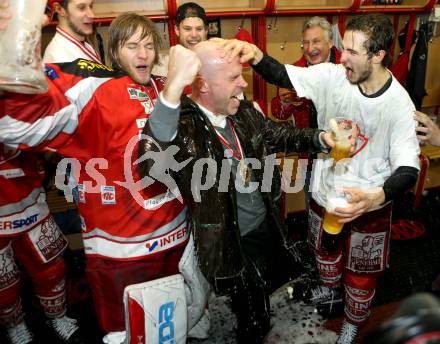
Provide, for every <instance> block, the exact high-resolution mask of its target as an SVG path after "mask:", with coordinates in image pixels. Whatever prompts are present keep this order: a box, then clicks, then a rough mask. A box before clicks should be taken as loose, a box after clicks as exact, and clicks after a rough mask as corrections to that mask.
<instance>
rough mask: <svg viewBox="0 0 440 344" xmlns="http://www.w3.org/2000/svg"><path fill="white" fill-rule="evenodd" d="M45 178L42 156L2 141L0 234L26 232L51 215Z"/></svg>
mask: <svg viewBox="0 0 440 344" xmlns="http://www.w3.org/2000/svg"><path fill="white" fill-rule="evenodd" d="M43 178H44V166H43V161H42V159H41V157H40V156H39V155H37V154H35V153H28V152H21V151H19V150H17V149H13V148H8V147H5V146H3V145H2V144H0V190H1V191H0V237H6V236H15V235H17V234H19V233H23V232H26V231H28V230H30V229H32V228H33V227H35V226H36V225H38V224H39V223H41V221H43V220H45V219H46V218H47V217H48V216H49V208H48V206H47V203H46V202H45V200H46V194H45V191H44V189H43V188H42V184H43Z"/></svg>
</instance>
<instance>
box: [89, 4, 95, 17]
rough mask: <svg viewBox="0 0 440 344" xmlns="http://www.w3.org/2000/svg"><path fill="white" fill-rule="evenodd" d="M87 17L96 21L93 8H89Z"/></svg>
mask: <svg viewBox="0 0 440 344" xmlns="http://www.w3.org/2000/svg"><path fill="white" fill-rule="evenodd" d="M87 17H88V18H91V19H95V12H93V8H91V7H88V8H87Z"/></svg>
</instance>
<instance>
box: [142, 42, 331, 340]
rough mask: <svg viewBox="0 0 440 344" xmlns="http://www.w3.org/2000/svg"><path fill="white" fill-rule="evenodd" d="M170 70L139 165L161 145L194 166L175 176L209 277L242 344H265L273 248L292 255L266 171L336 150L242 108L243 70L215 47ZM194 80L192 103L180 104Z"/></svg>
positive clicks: (181, 53) (314, 133) (275, 183)
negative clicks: (287, 158) (284, 160)
mask: <svg viewBox="0 0 440 344" xmlns="http://www.w3.org/2000/svg"><path fill="white" fill-rule="evenodd" d="M184 60H185V61H188V60H190V61H192V63H191V65H193V66H194V68H192V69H188V68H183V67H182V66H181V64H180V63H179V62H178V61H184ZM187 65H188V64H187ZM169 66H170V68H169V71H168V80H167V83H166V86H165V88H164V91H163V92H162V93H161V95H160V101H159V102H158V104H157V110H156V109H155V111H153V114H152V115H151V117H150V120H149V121H148V125H147V126H146V127H145V129H144V131H143V134H144V135H145V136H144V138H143V139H144V140H143V141H141V144H140V156H142V155H144V154H145V153H148V152H149V151H151V150H152V149H154V148H153V147H157V145H156V144H157V143H158V144H159V145H160V146H161V149H162V150H165V149H167V148H168V147H170V146H172V145H175V146H177V147H179V148H180V149H179V150H178V152H177V153H176V155H175V159H176V160H177V161H178V162H184V161H189V163H187V165H186V166H185V167H184V168H183V169H182V170H181V171H180V172H179V174H178V175H177V173H176V174H174V175H173V174H171V176H172V177H173V178H174V179H175V181H176V183H177V185H178V186H179V189H180V192H181V193H182V196H183V198H184V200H185V202H186V203H187V204H188V207H189V209H190V211H191V216H192V223H193V234H194V238H195V244H196V252H198V258H199V263H200V267H201V270H202V272H203V274H204V275H205V277H206V278H207V279H208V280H209V281H210V283H211V284H212V285H213V287H214V288H215V289H216V290H217V292H220V293H225V292H226V293H229V294H230V295H231V297H232V302H233V309H234V310H235V311H236V312H237V318H238V331H237V335H238V341H239V342H243V343H244V342H246V343H261V341H262V340H263V338H264V336H265V335H266V333H267V332H268V330H269V328H270V315H269V312H270V305H269V298H268V294H267V288H266V284H267V282H266V280H267V273H268V268H269V263H270V258H271V257H272V255H273V253H274V248H275V247H277V250H280V248H281V247H283V248H288V247H289V243H288V242H287V237H286V233H285V227H284V226H283V224H282V222H281V218H280V216H279V202H278V201H279V194H280V178H279V176H278V175H277V174H278V171H277V169H276V168H275V169H273V168H272V170H271V171H272V172H271V173H268V174H266V173H264V174H263V171H265V170H266V168H267V169H268V170H270V167H271V166H270V162H272V164H273V160H271V159H273V158H274V155H271V154H272V153H274V152H277V151H287V150H294V151H307V152H319V151H322V150H325V147H328V146H332V145H333V142H332V140H331V136H330V135H329V134H328V133H325V132H323V131H320V130H317V129H298V128H286V127H284V126H281V125H278V124H276V123H274V122H272V121H270V120H267V119H265V118H264V117H262V116H261V114H259V113H258V112H257V111H256V110H255V109H254V107H253V106H252V104H251V103H250V102H247V101H244V100H239V99H238V98H237V96H238V95H239V94H240V93H241V92H242V90H243V89H244V88H245V87H246V86H247V83H246V81H245V80H244V79H243V76H242V66H241V64H240V62H239V60H238V58H236V59H233V60H232V61H230V62H228V61H227V59H226V58H221V57H220V50H219V43H217V42H213V41H204V42H201V43H199V44H197V45H196V46H195V48H194V50H193V51H190V50H188V49H185V48H184V47H182V46H179V45H178V46H175V47H173V48H171V50H170V65H169ZM199 66H200V68H199ZM197 70H198V71H197ZM196 73H197V76H196ZM194 78H195V80H194V82H193V84H192V89H193V92H192V95H191V96H190V98H189V97H184V98H183V101H182V103H180V98H181V95H182V92H183V89H184V87H185V85H186V84H187V83H190V82H191V81H192V80H193V79H194ZM150 156H151V154H150ZM166 161H167V159H163V161H157V160H156V161H154V162H152V161H151V160H146V161H145V162H144V163H143V164H141V173H142V174H149V175H154V173H157V170H156V172H155V171H154V168H155V167H156V166H158V165H163V164H165V163H166ZM205 165H208V166H209V170H210V173H209V175H208V176H206V174H205V173H204V171H205V170H206V166H205ZM272 167H273V166H272ZM272 175H274V176H272ZM263 176H264V181H263ZM271 177H273V178H271ZM263 182H264V183H265V189H263V187H261V188H260V186H261V185H262V184H263ZM255 186H257V187H255ZM207 209H208V211H207Z"/></svg>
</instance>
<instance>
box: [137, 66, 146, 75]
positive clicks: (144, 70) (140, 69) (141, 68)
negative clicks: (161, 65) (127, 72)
mask: <svg viewBox="0 0 440 344" xmlns="http://www.w3.org/2000/svg"><path fill="white" fill-rule="evenodd" d="M136 70H137V71H139V72H141V73H146V72H147V71H148V66H147V65H139V66H136Z"/></svg>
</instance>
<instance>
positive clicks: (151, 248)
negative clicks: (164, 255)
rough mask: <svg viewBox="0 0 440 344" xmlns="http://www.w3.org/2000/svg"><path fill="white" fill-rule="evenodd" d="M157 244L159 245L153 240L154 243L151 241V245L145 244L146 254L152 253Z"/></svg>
mask: <svg viewBox="0 0 440 344" xmlns="http://www.w3.org/2000/svg"><path fill="white" fill-rule="evenodd" d="M158 244H159V242H158V241H157V240H155V241H153V243H152V244H150V243H149V242H147V244H146V245H145V246H146V247H147V249H148V252H152V251H154V249H155V248H156V247H157V245H158Z"/></svg>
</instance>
